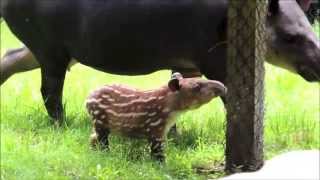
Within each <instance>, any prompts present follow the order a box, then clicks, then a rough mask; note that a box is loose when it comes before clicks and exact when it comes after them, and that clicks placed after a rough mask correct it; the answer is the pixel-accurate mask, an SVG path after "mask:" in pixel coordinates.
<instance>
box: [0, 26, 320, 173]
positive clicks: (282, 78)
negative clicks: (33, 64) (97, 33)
mask: <svg viewBox="0 0 320 180" xmlns="http://www.w3.org/2000/svg"><path fill="white" fill-rule="evenodd" d="M317 31H318V32H319V29H318V30H317ZM1 45H2V46H1V50H2V51H3V52H4V51H5V50H6V49H8V48H13V47H19V46H20V44H19V41H17V40H16V39H15V38H14V37H13V36H12V35H11V34H10V32H9V31H8V29H7V28H6V26H5V25H4V23H2V25H1ZM266 68H267V73H266V116H265V154H266V157H267V158H270V157H272V156H274V155H275V154H279V153H280V152H283V151H288V150H293V149H319V145H320V144H319V143H320V142H319V136H320V133H319V131H320V129H319V128H320V127H319V122H320V120H319V116H320V114H319V98H320V94H319V85H318V84H312V83H307V82H306V81H304V80H303V79H302V78H300V77H299V76H297V75H294V74H291V73H289V72H287V71H284V70H281V69H279V68H275V67H271V66H270V65H267V66H266ZM169 76H170V73H169V72H168V71H160V72H155V73H153V74H151V75H148V76H135V77H129V76H116V75H111V74H106V73H101V72H98V71H95V70H92V69H90V68H88V67H85V66H82V65H76V66H74V67H73V68H72V70H71V71H70V72H69V73H68V74H67V77H66V82H65V88H64V102H65V106H66V115H67V121H66V124H65V126H64V127H62V128H54V127H53V126H52V125H51V124H50V123H49V119H48V116H47V114H46V111H45V109H44V106H43V103H42V98H41V94H40V92H39V89H40V72H39V70H35V71H32V72H28V73H23V74H19V75H15V76H14V77H12V78H11V79H10V80H9V81H8V82H6V83H5V84H4V85H3V86H1V179H117V178H119V177H120V179H206V178H216V177H220V176H222V175H223V172H221V171H217V172H216V173H211V174H198V173H197V172H196V170H195V167H197V166H201V167H209V168H210V167H212V166H217V167H219V166H220V164H221V163H222V162H223V161H224V144H225V134H224V133H225V131H224V130H225V119H224V116H225V112H224V108H223V106H222V103H221V101H220V100H219V99H215V100H213V101H212V102H211V103H210V104H208V105H205V106H204V107H202V108H200V109H198V110H195V111H192V112H187V113H185V114H183V115H182V116H180V117H179V118H178V127H179V131H181V136H180V137H178V138H177V139H170V140H169V142H168V144H167V151H166V155H167V163H166V165H163V166H160V165H158V164H157V163H154V162H153V161H152V160H150V157H149V152H148V146H147V144H146V142H145V141H131V140H128V139H125V138H120V137H117V136H112V137H111V142H110V144H111V150H110V151H109V152H103V151H102V152H101V151H93V150H90V148H89V144H88V141H89V134H90V129H91V127H90V121H89V118H88V115H87V113H86V111H85V108H84V103H83V102H84V100H85V98H86V96H87V94H88V93H89V91H91V90H93V89H95V88H97V87H99V86H101V85H103V84H111V83H124V84H128V85H131V86H133V87H137V88H142V89H150V88H155V87H158V86H159V84H165V83H166V81H167V80H168V78H169Z"/></svg>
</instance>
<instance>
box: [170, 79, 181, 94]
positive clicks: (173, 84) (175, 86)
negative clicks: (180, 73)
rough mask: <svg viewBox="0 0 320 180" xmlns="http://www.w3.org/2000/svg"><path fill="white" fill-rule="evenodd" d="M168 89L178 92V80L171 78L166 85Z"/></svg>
mask: <svg viewBox="0 0 320 180" xmlns="http://www.w3.org/2000/svg"><path fill="white" fill-rule="evenodd" d="M168 87H169V89H170V90H171V91H173V92H175V91H179V90H180V83H179V79H177V78H171V79H170V81H169V83H168Z"/></svg>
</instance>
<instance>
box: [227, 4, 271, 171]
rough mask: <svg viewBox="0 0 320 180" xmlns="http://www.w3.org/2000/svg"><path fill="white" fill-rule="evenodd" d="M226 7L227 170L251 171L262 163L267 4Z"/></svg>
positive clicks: (231, 5)
mask: <svg viewBox="0 0 320 180" xmlns="http://www.w3.org/2000/svg"><path fill="white" fill-rule="evenodd" d="M229 6H230V7H229V13H228V30H229V32H228V43H229V44H228V46H229V47H228V64H227V67H228V69H227V73H228V77H227V87H228V96H227V99H226V100H227V132H226V170H228V171H231V172H234V171H238V170H239V171H253V170H257V169H259V168H260V167H261V166H262V164H263V137H262V135H263V117H264V71H265V70H264V57H265V53H266V46H265V18H266V10H267V3H266V1H263V0H241V1H239V0H230V1H229ZM235 74H236V76H235Z"/></svg>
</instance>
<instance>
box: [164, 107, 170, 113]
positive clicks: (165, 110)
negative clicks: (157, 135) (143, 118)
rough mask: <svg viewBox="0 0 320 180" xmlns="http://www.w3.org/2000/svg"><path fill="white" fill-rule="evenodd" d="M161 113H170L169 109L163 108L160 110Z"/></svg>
mask: <svg viewBox="0 0 320 180" xmlns="http://www.w3.org/2000/svg"><path fill="white" fill-rule="evenodd" d="M162 112H163V113H168V112H170V109H169V108H164V109H163V110H162Z"/></svg>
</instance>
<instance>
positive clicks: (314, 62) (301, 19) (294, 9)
mask: <svg viewBox="0 0 320 180" xmlns="http://www.w3.org/2000/svg"><path fill="white" fill-rule="evenodd" d="M310 2H311V0H296V1H295V0H269V8H268V11H269V12H268V16H267V33H268V34H267V35H268V36H269V38H267V39H268V41H267V43H268V47H269V50H268V53H267V56H268V57H267V61H268V62H269V63H271V64H274V65H277V66H280V67H283V68H286V69H288V70H290V71H292V72H295V73H298V74H299V75H301V76H302V77H303V78H304V79H306V80H307V81H316V82H319V81H320V40H319V38H318V37H317V36H316V34H315V32H314V31H313V29H312V26H311V24H310V23H309V21H308V19H307V17H306V16H305V14H304V12H303V10H307V9H308V6H309V5H310Z"/></svg>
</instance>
